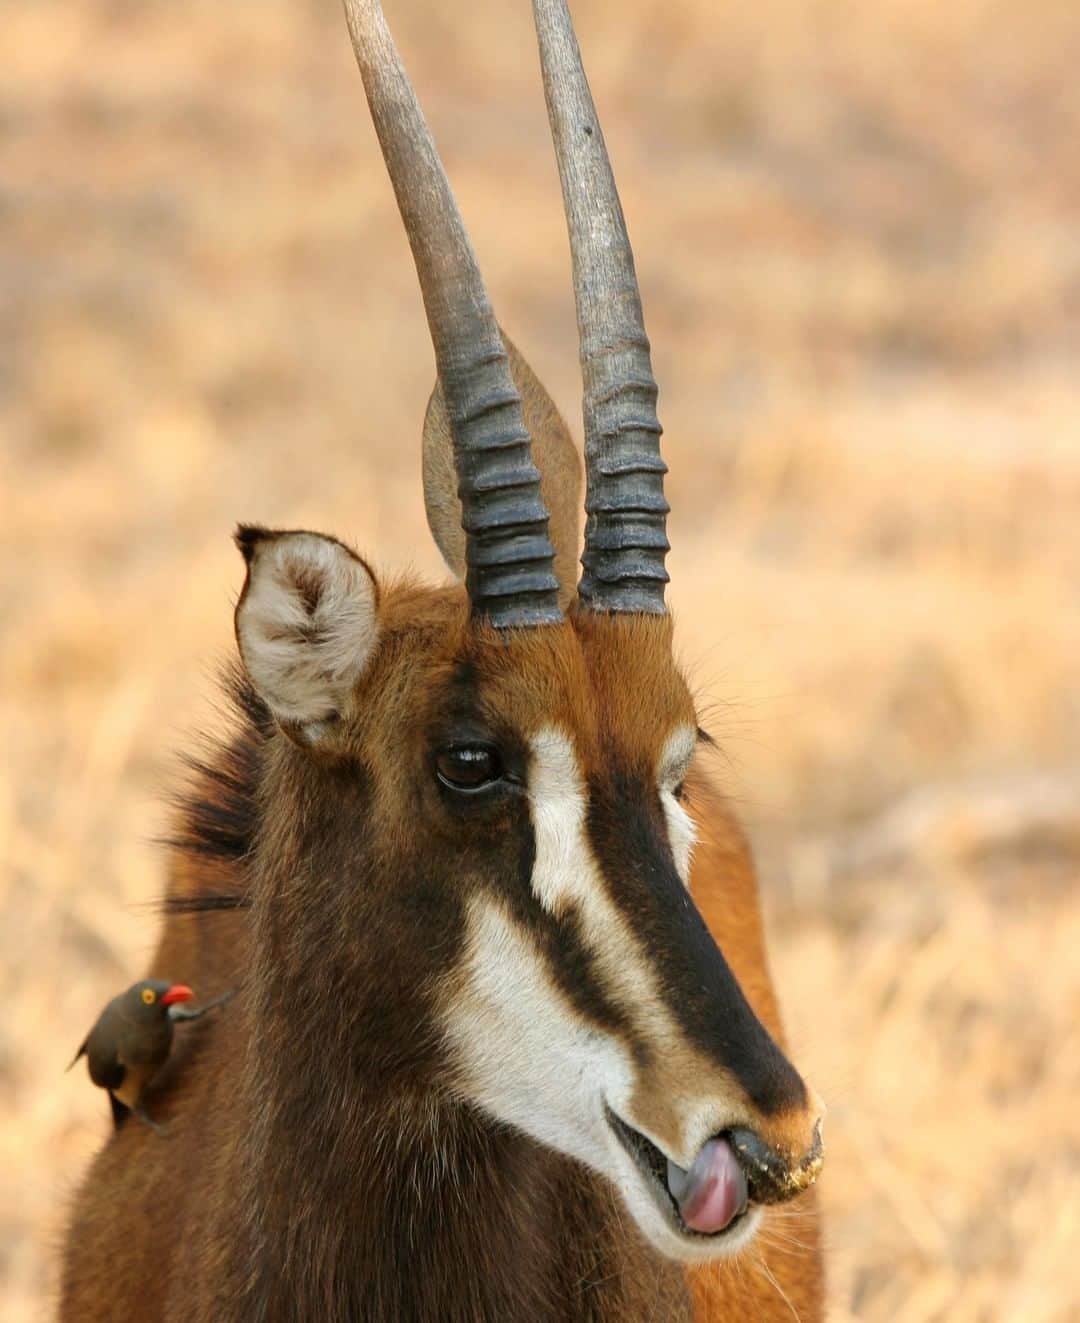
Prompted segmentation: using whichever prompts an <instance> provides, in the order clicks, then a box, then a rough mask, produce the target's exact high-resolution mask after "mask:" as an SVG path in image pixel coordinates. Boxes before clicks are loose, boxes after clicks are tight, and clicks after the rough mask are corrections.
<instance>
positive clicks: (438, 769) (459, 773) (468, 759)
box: [435, 744, 503, 792]
mask: <svg viewBox="0 0 1080 1323" xmlns="http://www.w3.org/2000/svg"><path fill="white" fill-rule="evenodd" d="M435 774H436V776H438V778H439V780H440V781H441V782H442V783H443V785H444V786H447V787H448V788H449V789H450V790H462V791H466V792H467V791H470V790H484V789H486V788H487V787H488V786H490V785H491V784H492V783H493V782H495V781H498V780H499V778H500V777H501V776H502V774H503V767H502V759H501V758H500V757H499V751H498V749H495V748H492V746H491V745H490V744H456V745H454V746H453V747H451V748H449V749H440V750H439V752H438V753H437V754H436V756H435Z"/></svg>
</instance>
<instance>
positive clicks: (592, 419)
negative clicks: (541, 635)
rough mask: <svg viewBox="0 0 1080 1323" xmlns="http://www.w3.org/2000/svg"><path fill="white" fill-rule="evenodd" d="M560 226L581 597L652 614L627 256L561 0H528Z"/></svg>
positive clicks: (654, 575)
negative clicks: (564, 248)
mask: <svg viewBox="0 0 1080 1323" xmlns="http://www.w3.org/2000/svg"><path fill="white" fill-rule="evenodd" d="M533 18H534V20H535V23H536V35H537V40H538V42H539V45H540V64H541V67H542V69H543V74H544V96H545V97H546V99H547V107H548V118H549V119H550V121H551V134H552V137H553V139H554V142H555V156H556V159H557V160H558V163H559V177H560V179H561V180H562V192H563V203H564V206H565V209H566V219H567V225H568V228H569V231H570V254H571V257H572V259H573V267H574V298H575V302H576V304H577V320H578V334H579V336H580V340H581V373H582V379H583V383H584V404H583V410H582V411H583V415H584V422H585V478H586V489H585V510H586V513H587V519H586V523H585V549H584V551H583V552H582V556H581V564H582V575H581V583H580V585H579V587H578V591H579V594H580V596H581V598H582V601H583V602H584V603H585V604H586V605H587V606H590V607H592V608H593V609H594V610H602V611H646V612H652V613H653V614H662V613H663V612H664V611H665V606H664V584H665V583H667V581H668V574H667V571H666V570H665V569H664V557H665V555H666V554H667V551H668V540H667V532H666V527H665V525H666V516H667V513H668V508H669V507H668V504H667V501H666V500H665V499H664V474H665V473H666V472H667V466H666V465H665V464H664V461H663V460H662V459H661V458H660V432H661V428H660V423H659V421H658V420H657V417H656V395H657V389H656V382H655V381H654V380H653V374H652V361H651V359H650V356H649V341H648V337H647V336H646V334H645V322H644V319H643V317H642V313H641V296H640V294H639V292H638V283H637V275H636V273H635V271H634V254H633V252H632V251H631V249H630V240H629V238H628V237H627V233H626V222H625V220H624V219H623V213H622V207H621V206H620V204H619V194H618V192H617V190H616V188H615V179H614V176H613V175H612V173H611V162H610V161H609V160H608V154H607V147H606V146H605V145H604V135H603V133H602V132H601V129H600V123H599V121H598V120H597V117H596V108H595V106H594V105H593V100H592V95H591V93H590V92H589V84H588V81H587V80H586V78H585V71H584V69H583V68H582V65H581V52H580V51H579V50H578V44H577V38H576V37H575V36H574V25H573V23H572V21H571V19H570V14H569V11H568V10H567V7H566V0H533Z"/></svg>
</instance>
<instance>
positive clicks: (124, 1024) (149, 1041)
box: [68, 979, 235, 1134]
mask: <svg viewBox="0 0 1080 1323" xmlns="http://www.w3.org/2000/svg"><path fill="white" fill-rule="evenodd" d="M234 991H235V989H232V988H230V989H229V990H228V991H227V992H223V993H222V994H221V995H220V996H218V997H215V998H214V999H213V1000H212V1001H209V1002H207V1003H206V1005H205V1006H201V1007H199V1008H198V1009H194V1008H189V1007H186V1006H185V1005H184V1003H185V1002H188V1001H191V999H192V997H194V995H195V994H194V993H193V992H192V990H191V988H189V987H188V986H187V984H186V983H171V982H168V981H167V980H164V979H143V980H141V981H140V982H139V983H133V984H132V985H131V987H130V988H128V989H127V991H126V992H121V993H120V994H119V996H116V997H114V998H113V999H112V1001H110V1002H109V1003H108V1004H107V1005H106V1006H105V1008H104V1010H103V1011H102V1012H101V1014H100V1015H99V1016H98V1018H97V1021H96V1022H95V1024H94V1027H93V1028H92V1029H91V1030H90V1032H89V1033H88V1034H87V1035H86V1037H85V1038H84V1039H83V1041H82V1044H81V1046H80V1047H79V1050H78V1051H77V1052H76V1053H75V1055H74V1056H73V1057H72V1059H71V1064H70V1065H69V1066H68V1070H70V1069H71V1067H72V1066H74V1065H75V1063H76V1062H77V1061H78V1060H79V1058H80V1057H82V1056H85V1057H86V1062H87V1066H88V1067H89V1071H90V1078H91V1080H93V1082H94V1083H95V1084H96V1085H97V1086H98V1088H99V1089H105V1090H107V1091H108V1094H109V1101H110V1103H111V1105H112V1114H113V1122H114V1124H115V1126H116V1128H117V1129H119V1128H120V1126H121V1124H122V1123H123V1122H124V1120H125V1119H126V1118H127V1116H128V1114H129V1113H130V1114H132V1115H134V1116H137V1117H138V1118H139V1120H140V1121H142V1122H143V1123H144V1124H145V1125H148V1126H149V1127H150V1129H151V1130H154V1131H155V1132H156V1133H158V1134H164V1133H165V1131H164V1127H163V1126H161V1125H159V1124H158V1123H157V1122H156V1121H154V1120H153V1118H152V1117H151V1116H149V1115H148V1113H147V1111H146V1109H145V1108H144V1107H143V1105H142V1094H143V1090H144V1089H145V1088H146V1085H147V1084H149V1082H150V1080H151V1079H152V1078H153V1077H154V1075H156V1074H157V1072H158V1071H159V1070H160V1069H161V1067H162V1066H163V1065H164V1064H165V1062H166V1061H167V1060H168V1057H169V1052H170V1051H171V1049H172V1042H173V1030H174V1028H175V1026H176V1024H177V1022H178V1021H189V1020H197V1019H199V1018H200V1017H201V1016H203V1015H205V1014H206V1012H207V1011H209V1010H212V1009H213V1008H214V1007H215V1006H220V1005H221V1004H222V1003H223V1002H226V1001H228V1000H229V998H230V997H231V996H232V995H233V993H234Z"/></svg>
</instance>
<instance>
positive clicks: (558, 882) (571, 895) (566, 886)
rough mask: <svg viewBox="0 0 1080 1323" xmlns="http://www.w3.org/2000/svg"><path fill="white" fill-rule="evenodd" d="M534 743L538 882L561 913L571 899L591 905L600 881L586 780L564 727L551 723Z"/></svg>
mask: <svg viewBox="0 0 1080 1323" xmlns="http://www.w3.org/2000/svg"><path fill="white" fill-rule="evenodd" d="M529 744H530V748H531V750H532V759H531V760H530V764H529V808H530V812H531V816H532V824H533V835H534V837H535V842H536V863H535V865H534V866H533V877H532V885H533V890H534V891H535V892H536V895H537V898H538V899H539V901H540V903H541V905H543V906H544V908H545V909H546V910H549V911H550V912H551V913H552V914H558V913H559V912H560V911H561V910H562V909H563V908H564V907H565V906H566V905H567V904H568V903H571V902H573V903H576V904H579V905H583V906H584V905H587V904H588V902H589V899H590V893H594V892H595V889H596V887H595V885H594V883H596V882H598V879H597V878H596V865H595V863H594V861H593V858H592V851H591V850H590V849H589V845H588V841H587V839H586V835H585V809H586V797H585V782H584V779H583V777H582V775H581V769H580V767H579V765H578V759H577V753H576V752H575V750H574V745H573V742H572V741H571V739H570V737H569V736H568V735H566V734H564V733H563V732H562V731H561V730H556V729H555V728H554V727H553V726H545V727H544V729H543V730H541V731H539V732H538V733H537V734H536V735H535V736H534V737H533V738H532V739H531V740H530V741H529Z"/></svg>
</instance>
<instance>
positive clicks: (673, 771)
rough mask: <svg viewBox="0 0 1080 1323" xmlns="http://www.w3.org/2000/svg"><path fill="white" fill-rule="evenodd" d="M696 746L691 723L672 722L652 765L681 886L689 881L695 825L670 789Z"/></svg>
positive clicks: (678, 781)
mask: <svg viewBox="0 0 1080 1323" xmlns="http://www.w3.org/2000/svg"><path fill="white" fill-rule="evenodd" d="M696 747H697V731H696V730H695V729H694V727H693V726H676V728H675V729H674V730H673V731H672V733H671V734H670V735H669V736H668V739H667V742H666V743H665V745H664V747H663V750H662V751H661V753H660V758H659V761H658V762H657V768H656V784H657V788H658V789H659V791H660V803H661V805H662V806H663V809H664V820H665V821H666V823H667V830H668V843H669V844H670V846H671V855H672V858H673V859H674V860H675V869H676V871H677V872H678V874H679V876H680V877H681V878H682V882H683V886H687V887H688V886H689V885H690V859H691V857H692V855H693V852H694V846H695V844H696V843H697V828H696V827H695V825H694V821H693V819H692V818H691V817H690V815H689V813H687V811H686V810H685V809H684V808H683V806H682V805H681V804H680V803H679V801H678V800H677V799H676V798H675V795H674V793H673V792H674V790H675V788H676V787H677V786H678V785H679V784H680V783H681V782H682V780H683V778H684V777H685V776H686V773H687V771H688V770H689V768H690V759H691V758H692V757H693V756H694V750H695V748H696Z"/></svg>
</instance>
